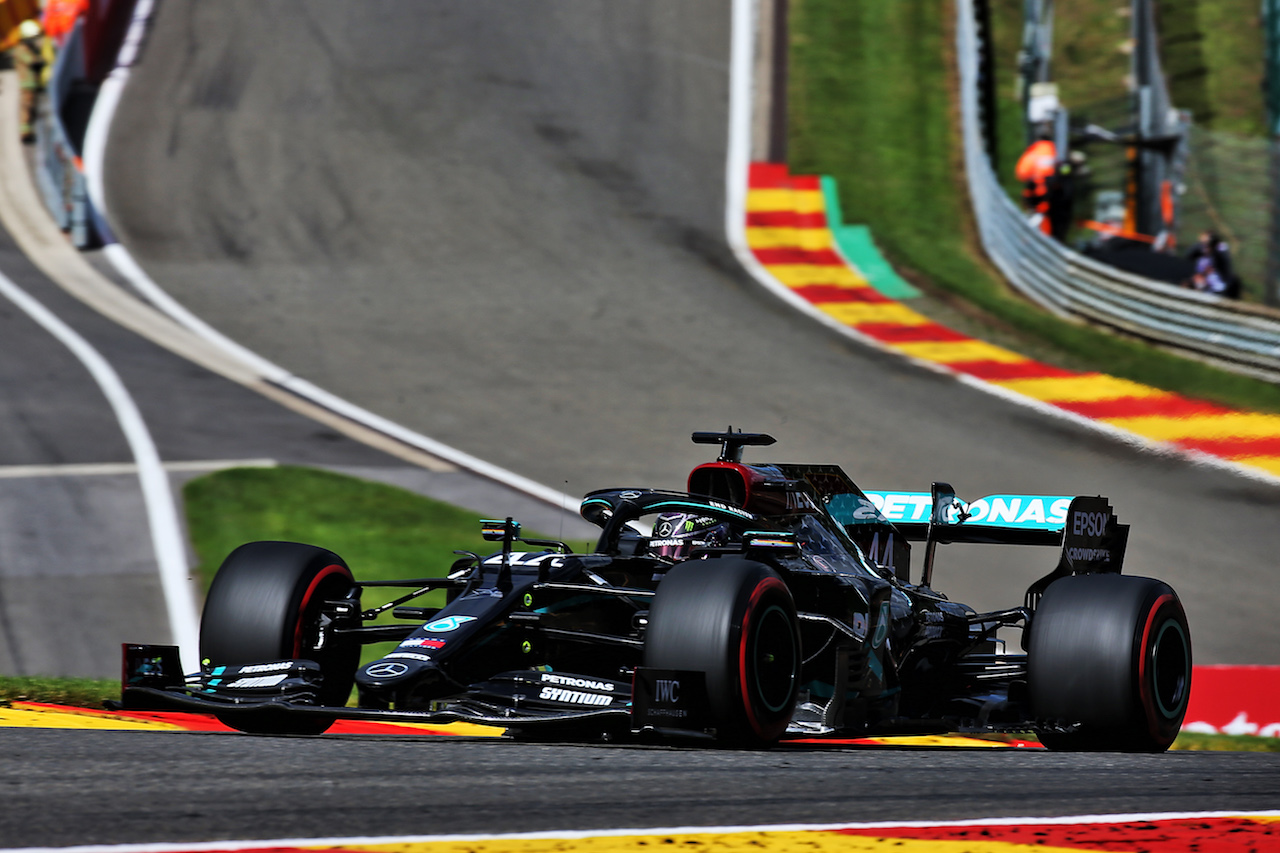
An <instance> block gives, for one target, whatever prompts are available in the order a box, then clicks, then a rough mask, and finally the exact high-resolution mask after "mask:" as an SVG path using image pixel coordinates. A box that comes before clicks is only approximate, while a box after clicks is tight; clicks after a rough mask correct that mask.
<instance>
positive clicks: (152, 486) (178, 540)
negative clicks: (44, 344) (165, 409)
mask: <svg viewBox="0 0 1280 853" xmlns="http://www.w3.org/2000/svg"><path fill="white" fill-rule="evenodd" d="M0 294H3V295H4V296H5V297H6V298H8V300H9V301H10V302H12V303H13V304H14V305H16V306H17V307H18V308H20V309H21V310H22V311H23V312H24V313H26V315H27V316H28V317H30V318H31V319H32V320H35V321H36V322H37V323H38V324H40V325H41V326H42V327H43V328H44V329H45V330H46V331H47V332H49V334H51V335H53V336H54V337H55V338H57V339H58V341H60V342H61V343H62V344H63V346H65V347H66V348H67V349H69V350H71V352H72V353H74V354H75V356H76V358H78V359H80V362H81V363H82V364H83V365H84V366H85V367H86V368H87V369H88V371H89V373H90V374H91V375H92V376H93V378H94V381H95V382H97V383H98V387H99V388H101V389H102V393H103V394H104V395H105V396H106V398H107V402H108V403H110V404H111V410H112V411H113V412H114V413H115V416H116V419H117V420H118V421H119V422H120V428H121V429H122V430H123V431H124V436H125V440H126V441H128V443H129V449H130V451H132V453H133V458H134V460H135V461H136V462H137V473H138V481H139V483H140V484H141V486H142V500H143V503H144V504H145V505H146V511H147V520H148V521H149V522H150V525H151V542H152V547H153V549H154V551H155V555H156V564H157V565H158V566H159V568H160V586H161V589H162V590H163V591H164V601H165V607H166V608H167V609H168V612H169V625H170V630H171V631H172V632H173V641H174V643H175V644H176V645H177V646H178V648H180V649H182V650H183V652H184V657H183V660H182V665H183V668H184V669H185V670H186V671H187V672H195V671H196V670H197V669H199V660H198V655H197V654H196V646H197V640H196V625H197V624H199V623H198V620H197V617H196V600H195V594H194V592H193V590H192V589H191V583H190V581H189V579H188V577H187V572H188V568H187V554H186V548H185V546H184V544H183V540H182V535H181V530H182V526H181V524H180V523H179V522H178V513H177V510H176V508H175V506H174V503H173V494H172V493H171V492H170V490H169V478H168V475H166V474H165V471H164V467H163V466H162V465H161V464H160V454H159V453H158V452H157V451H156V446H155V442H153V441H152V440H151V433H150V432H149V431H148V430H147V425H146V423H145V422H144V421H143V419H142V414H141V412H139V411H138V407H137V405H136V404H135V403H134V402H133V398H132V397H130V396H129V392H128V390H127V389H126V388H125V387H124V383H123V382H121V381H120V377H119V376H118V375H117V374H116V372H115V370H114V369H113V368H112V367H111V365H110V364H109V363H108V362H107V360H106V359H105V358H103V357H102V355H101V354H100V353H99V352H98V351H97V350H96V349H94V348H93V346H92V345H91V344H90V343H89V342H88V341H86V340H85V339H84V338H82V337H81V336H80V335H79V333H77V332H76V331H75V330H74V329H72V328H71V327H70V326H68V325H67V324H66V323H64V322H63V321H62V320H61V319H59V318H58V317H57V316H56V315H55V314H54V313H53V312H52V311H50V310H49V309H48V308H45V307H44V305H42V304H40V302H38V301H37V300H36V299H35V298H33V297H32V296H31V295H30V294H28V293H27V292H26V291H25V290H23V289H22V288H20V287H18V286H17V285H16V284H14V283H13V282H12V281H11V280H10V279H9V277H8V276H6V275H4V274H3V273H0Z"/></svg>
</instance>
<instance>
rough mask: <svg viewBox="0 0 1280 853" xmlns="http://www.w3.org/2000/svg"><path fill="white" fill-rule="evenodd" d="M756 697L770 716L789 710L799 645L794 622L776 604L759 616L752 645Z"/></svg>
mask: <svg viewBox="0 0 1280 853" xmlns="http://www.w3.org/2000/svg"><path fill="white" fill-rule="evenodd" d="M751 661H752V666H753V669H754V673H753V674H754V679H753V680H754V683H755V694H756V698H757V700H758V701H759V702H760V704H761V705H762V706H763V707H764V708H766V709H767V710H768V711H769V712H771V713H775V714H776V713H779V712H781V711H784V710H789V705H790V702H791V697H792V695H793V692H794V688H795V680H796V670H797V669H798V667H797V666H796V642H795V633H794V632H793V630H792V624H791V619H790V617H789V616H788V614H787V612H786V611H785V610H784V609H783V608H782V607H780V606H779V605H777V604H774V605H772V606H770V607H769V608H768V609H766V610H765V611H764V612H763V613H762V614H760V619H759V622H758V623H757V626H756V631H755V636H754V637H753V638H752V644H751Z"/></svg>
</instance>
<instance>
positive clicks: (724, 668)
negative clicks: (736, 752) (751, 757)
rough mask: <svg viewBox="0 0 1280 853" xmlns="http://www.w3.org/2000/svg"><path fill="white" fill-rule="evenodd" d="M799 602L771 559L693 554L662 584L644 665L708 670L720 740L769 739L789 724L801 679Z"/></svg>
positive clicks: (764, 742)
mask: <svg viewBox="0 0 1280 853" xmlns="http://www.w3.org/2000/svg"><path fill="white" fill-rule="evenodd" d="M800 661H801V656H800V630H799V620H798V619H797V618H796V609H795V603H794V602H793V601H792V599H791V592H790V590H788V589H787V585H786V584H785V583H783V581H782V578H780V577H779V576H778V574H777V573H776V572H774V571H773V570H772V569H770V568H769V567H768V566H765V565H762V564H760V563H755V562H752V561H750V560H744V559H741V558H733V557H724V558H718V559H711V560H694V561H691V562H688V563H683V564H681V565H677V566H675V567H673V568H672V569H671V570H670V571H668V572H667V574H666V576H665V577H664V578H663V579H662V582H661V583H660V584H658V593H657V595H656V596H655V597H654V600H653V606H652V607H651V608H650V610H649V624H648V628H647V630H646V633H645V646H644V662H645V666H648V667H654V668H658V669H673V670H695V671H701V672H703V673H705V674H706V688H707V698H708V700H709V705H710V708H709V711H710V715H711V719H712V720H713V721H714V724H715V727H716V736H717V739H718V740H719V741H721V742H722V743H726V744H731V745H741V746H756V747H758V746H768V745H770V744H772V743H774V742H775V741H777V740H778V738H779V737H781V736H782V733H783V732H784V731H786V728H787V723H788V722H790V720H791V716H792V712H793V709H794V706H795V701H796V694H797V691H798V689H799V682H800Z"/></svg>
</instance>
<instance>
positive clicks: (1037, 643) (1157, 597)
mask: <svg viewBox="0 0 1280 853" xmlns="http://www.w3.org/2000/svg"><path fill="white" fill-rule="evenodd" d="M1027 652H1028V660H1027V669H1028V673H1027V675H1028V687H1029V693H1030V700H1031V712H1032V715H1033V716H1034V718H1035V720H1036V721H1037V726H1038V729H1037V733H1038V734H1039V736H1040V741H1041V742H1042V743H1043V744H1044V745H1045V746H1047V747H1048V748H1050V749H1058V750H1073V751H1088V752H1098V751H1111V752H1164V751H1165V750H1166V749H1168V748H1169V745H1170V744H1171V743H1173V739H1174V738H1175V737H1177V735H1178V729H1179V728H1180V727H1181V726H1182V718H1183V717H1184V716H1185V715H1186V712H1187V701H1188V699H1189V698H1190V695H1191V632H1190V630H1189V629H1188V627H1187V616H1186V614H1185V613H1184V612H1183V609H1182V603H1181V602H1180V601H1179V600H1178V595H1177V593H1175V592H1174V591H1173V589H1172V588H1170V587H1169V586H1168V585H1167V584H1164V583H1162V582H1160V581H1158V580H1153V579H1152V578H1139V577H1126V576H1123V575H1114V574H1099V575H1077V576H1074V577H1067V578H1063V579H1061V580H1058V581H1054V582H1053V583H1052V584H1050V585H1049V587H1048V588H1047V589H1046V590H1045V593H1044V597H1043V598H1042V599H1041V600H1040V604H1039V606H1038V607H1037V608H1036V611H1035V615H1034V616H1033V617H1032V619H1031V626H1030V633H1029V636H1028V638H1027Z"/></svg>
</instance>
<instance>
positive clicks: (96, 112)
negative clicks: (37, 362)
mask: <svg viewBox="0 0 1280 853" xmlns="http://www.w3.org/2000/svg"><path fill="white" fill-rule="evenodd" d="M153 9H154V3H153V2H152V0H142V2H139V4H138V5H137V6H136V7H135V9H134V16H133V20H132V22H131V24H130V28H129V32H128V34H127V35H126V36H125V48H124V49H122V50H121V54H120V60H119V63H118V64H117V66H116V68H115V69H113V70H112V72H111V73H110V74H109V75H108V76H107V79H106V80H104V81H103V83H102V87H101V88H100V89H99V91H98V97H97V101H96V102H95V104H94V109H93V113H92V115H91V116H90V118H89V126H88V128H87V130H86V132H85V141H84V151H83V152H82V154H83V162H84V173H85V179H86V187H87V190H88V193H89V198H90V200H91V201H92V202H93V205H94V207H95V208H96V209H97V211H98V213H99V214H100V215H101V216H102V217H103V218H104V219H106V220H107V221H108V222H109V221H110V214H109V211H108V208H107V200H106V194H105V191H104V189H103V174H104V169H103V163H104V159H105V155H106V148H107V136H108V134H109V132H110V129H111V122H112V120H113V119H114V117H115V111H116V107H117V106H118V104H119V102H120V98H121V96H122V94H123V93H124V89H125V86H126V85H127V84H128V82H129V73H130V66H131V65H132V63H133V61H134V60H135V58H136V56H137V46H138V45H140V44H141V43H142V41H143V38H144V36H145V33H146V28H147V26H148V25H149V20H150V16H151V14H152V13H153ZM103 252H104V254H105V256H106V257H107V259H108V260H109V261H110V262H111V263H112V265H114V266H115V268H116V269H117V270H118V271H119V272H120V274H121V275H122V276H124V277H125V278H126V279H128V281H129V282H130V284H132V285H133V287H134V288H135V289H136V290H137V291H138V292H139V293H140V294H141V295H142V296H143V298H145V299H146V300H147V301H148V302H150V303H151V304H152V305H153V306H155V307H156V308H157V309H159V310H160V311H161V312H163V313H164V314H166V315H168V316H169V317H170V318H171V319H172V320H174V321H175V322H177V323H178V324H179V325H181V326H183V327H185V328H187V329H189V330H190V331H192V332H194V333H195V334H196V335H198V336H200V337H201V338H203V339H204V340H206V341H208V342H209V343H211V344H213V345H214V346H215V347H217V348H218V349H220V350H222V351H223V352H224V353H226V354H227V355H229V356H231V357H232V358H234V359H236V360H237V361H239V362H240V363H241V364H244V365H246V366H248V367H249V368H250V369H251V370H253V371H254V372H256V373H257V374H258V375H259V376H260V377H261V378H263V379H264V380H266V381H268V382H270V383H272V384H274V385H276V386H278V387H280V388H283V389H285V390H287V391H289V392H290V393H292V394H295V395H297V396H298V397H301V398H303V399H305V400H308V401H310V402H311V403H314V404H315V405H318V406H320V407H322V408H325V409H328V410H329V411H331V412H334V413H335V414H338V415H341V416H342V417H344V418H347V419H348V420H350V421H353V422H355V423H358V424H360V425H362V426H365V427H367V428H369V429H372V430H374V431H375V432H379V433H382V434H383V435H386V436H389V437H391V438H394V439H395V440H397V441H399V442H401V443H403V444H406V445H408V446H410V447H414V448H417V449H418V450H422V451H425V452H426V453H429V454H431V455H432V456H437V457H439V458H441V459H444V460H446V461H448V462H451V463H452V464H454V465H457V466H458V467H459V468H464V469H467V470H469V471H472V472H473V473H476V474H479V475H480V476H482V477H486V478H488V479H490V480H495V481H497V482H499V483H502V484H504V485H506V486H509V487H510V488H513V489H515V490H517V491H520V492H523V493H525V494H527V495H530V496H532V497H535V498H537V499H539V500H541V501H543V502H544V503H548V504H551V505H552V506H554V507H556V508H557V509H564V508H566V507H576V506H577V505H578V500H579V499H578V498H575V497H572V496H570V495H568V494H565V493H564V492H561V491H558V490H556V489H552V488H550V487H548V486H544V485H542V484H541V483H538V482H535V481H534V480H531V479H529V478H528V477H524V476H521V475H520V474H516V473H515V472H513V471H508V470H506V469H505V468H501V467H499V466H497V465H493V464H491V463H489V462H486V461H484V460H483V459H480V458H478V457H475V456H472V455H471V454H469V453H464V452H463V451H461V450H458V449H456V448H454V447H450V446H449V445H447V444H444V443H443V442H439V441H436V440H435V439H433V438H428V437H427V436H425V435H422V434H421V433H418V432H415V431H413V430H411V429H409V428H407V427H404V426H401V425H400V424H397V423H394V422H392V421H390V420H388V419H386V418H383V417H381V416H379V415H376V414H374V413H373V412H370V411H369V410H367V409H364V408H362V407H360V406H357V405H355V404H354V403H351V402H349V401H347V400H344V399H342V398H341V397H338V396H336V395H334V394H331V393H329V392H328V391H325V390H324V389H323V388H319V387H317V386H315V385H313V384H312V383H310V382H308V381H307V380H305V379H302V378H300V377H298V376H295V375H294V374H292V373H290V372H289V371H288V370H285V369H284V368H283V367H280V366H279V365H277V364H274V363H272V362H270V361H268V360H267V359H265V358H263V357H261V356H260V355H258V354H257V353H255V352H253V351H251V350H249V349H247V348H246V347H244V346H242V345H240V344H238V343H236V342H235V341H233V340H231V339H230V338H228V337H227V336H226V335H224V334H222V333H221V332H219V331H218V330H217V329H214V328H213V327H212V326H210V325H209V324H208V323H206V322H204V321H203V320H201V319H200V318H199V317H197V316H196V315H195V314H192V313H191V312H190V311H188V310H187V309H186V308H185V307H184V306H183V305H181V304H180V303H179V302H178V301H177V300H175V299H173V298H172V297H171V296H169V294H167V293H166V292H165V291H164V290H163V289H162V288H161V287H160V286H159V285H158V284H156V283H155V281H153V280H152V279H151V277H150V276H148V275H147V273H146V271H145V270H143V269H142V267H141V266H139V265H138V263H137V262H136V261H135V260H134V258H133V256H132V255H130V254H129V250H128V249H126V248H125V247H124V246H123V245H121V244H120V243H118V242H110V243H109V244H108V245H107V246H106V247H104V250H103Z"/></svg>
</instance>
